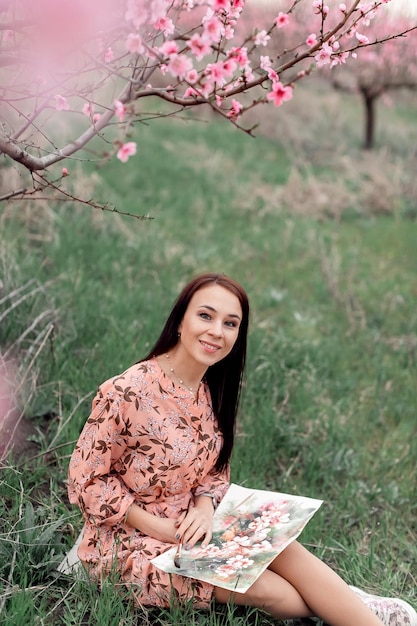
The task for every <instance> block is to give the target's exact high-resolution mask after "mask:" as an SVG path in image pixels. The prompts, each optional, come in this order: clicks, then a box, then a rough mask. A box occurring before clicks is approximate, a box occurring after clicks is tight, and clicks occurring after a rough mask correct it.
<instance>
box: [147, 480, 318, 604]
mask: <svg viewBox="0 0 417 626" xmlns="http://www.w3.org/2000/svg"><path fill="white" fill-rule="evenodd" d="M322 502H323V501H322V500H315V499H313V498H308V497H304V496H294V495H290V494H285V493H277V492H273V491H262V490H259V489H248V488H247V487H241V486H239V485H235V484H231V485H230V487H229V489H228V491H227V493H226V495H225V497H224V498H223V500H222V502H221V503H220V505H219V507H218V509H217V510H216V512H215V515H214V518H213V537H212V540H211V542H210V544H209V545H208V546H207V547H205V548H201V546H199V545H196V546H194V548H192V549H191V550H188V551H186V550H183V551H182V553H181V557H180V559H179V561H178V560H177V565H179V567H176V566H175V564H174V558H175V554H176V551H177V550H176V547H174V548H172V549H170V550H168V551H167V552H164V553H163V554H160V555H159V556H157V557H156V558H155V559H153V560H152V562H153V563H154V565H156V566H157V567H159V568H160V569H162V570H163V571H165V572H168V573H172V574H181V575H182V576H187V577H191V578H197V579H198V580H203V581H206V582H209V583H212V584H213V585H216V586H217V587H224V588H225V589H230V590H233V591H237V592H240V593H244V592H245V591H246V590H247V589H249V587H250V586H251V585H252V584H253V583H254V582H255V580H256V579H257V578H258V576H259V575H260V574H261V573H262V572H263V571H264V570H265V569H266V568H267V567H268V565H269V564H270V563H271V561H272V560H273V559H274V558H275V557H276V556H277V555H278V554H279V553H280V552H281V551H282V550H284V548H286V547H287V546H288V545H289V544H290V543H291V542H292V541H294V539H296V538H297V537H298V536H299V535H300V533H301V531H302V530H303V528H304V527H305V526H306V524H307V523H308V521H309V520H310V519H311V517H312V516H313V515H314V513H315V512H316V511H317V510H318V509H319V508H320V506H321V504H322Z"/></svg>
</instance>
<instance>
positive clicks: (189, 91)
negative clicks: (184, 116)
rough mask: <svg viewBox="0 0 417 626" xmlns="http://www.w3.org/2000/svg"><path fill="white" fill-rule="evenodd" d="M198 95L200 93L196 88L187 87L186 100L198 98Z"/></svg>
mask: <svg viewBox="0 0 417 626" xmlns="http://www.w3.org/2000/svg"><path fill="white" fill-rule="evenodd" d="M198 95H199V93H198V91H196V90H195V89H194V87H187V89H186V90H185V91H184V98H197V96H198Z"/></svg>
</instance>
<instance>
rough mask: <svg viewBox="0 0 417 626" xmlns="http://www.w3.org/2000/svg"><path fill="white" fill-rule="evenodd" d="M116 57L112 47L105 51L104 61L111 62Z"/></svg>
mask: <svg viewBox="0 0 417 626" xmlns="http://www.w3.org/2000/svg"><path fill="white" fill-rule="evenodd" d="M113 59H114V52H113V50H112V48H111V47H109V48H107V50H106V52H105V53H104V62H105V63H111V62H112V61H113Z"/></svg>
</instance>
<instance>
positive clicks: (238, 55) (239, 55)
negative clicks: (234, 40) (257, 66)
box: [229, 47, 249, 67]
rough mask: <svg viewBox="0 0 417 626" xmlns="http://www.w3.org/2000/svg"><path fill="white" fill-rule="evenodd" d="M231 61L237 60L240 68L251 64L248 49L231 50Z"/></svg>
mask: <svg viewBox="0 0 417 626" xmlns="http://www.w3.org/2000/svg"><path fill="white" fill-rule="evenodd" d="M229 59H235V60H236V62H237V63H238V64H239V66H240V67H245V66H246V65H248V63H249V59H248V50H247V48H240V47H239V48H231V49H230V50H229Z"/></svg>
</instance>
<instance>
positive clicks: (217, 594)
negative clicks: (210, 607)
mask: <svg viewBox="0 0 417 626" xmlns="http://www.w3.org/2000/svg"><path fill="white" fill-rule="evenodd" d="M214 598H215V600H216V602H219V603H220V604H227V602H229V601H231V602H232V603H233V604H238V605H241V606H253V607H256V608H258V609H262V610H264V611H266V612H267V613H269V614H270V615H273V616H274V617H277V618H280V619H289V618H291V617H313V613H312V611H311V610H310V609H309V607H308V606H307V605H306V603H305V602H304V600H303V598H302V597H301V596H300V594H299V593H298V591H297V590H296V589H295V588H294V587H293V586H292V585H291V584H290V583H289V582H288V581H287V580H285V579H284V578H282V576H280V575H279V574H276V573H275V572H272V571H271V570H269V569H267V570H265V572H263V573H262V574H261V575H260V576H259V578H258V579H257V580H256V581H255V582H254V583H253V585H252V586H251V587H250V588H249V589H248V590H247V591H246V592H245V593H234V592H232V591H228V590H227V589H222V588H221V587H215V589H214Z"/></svg>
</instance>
